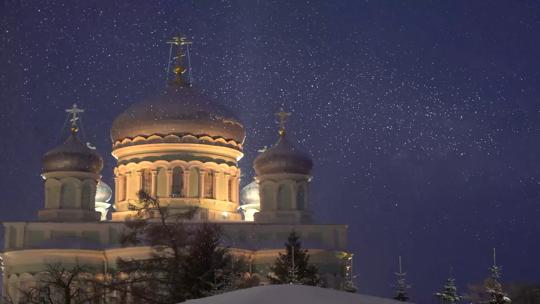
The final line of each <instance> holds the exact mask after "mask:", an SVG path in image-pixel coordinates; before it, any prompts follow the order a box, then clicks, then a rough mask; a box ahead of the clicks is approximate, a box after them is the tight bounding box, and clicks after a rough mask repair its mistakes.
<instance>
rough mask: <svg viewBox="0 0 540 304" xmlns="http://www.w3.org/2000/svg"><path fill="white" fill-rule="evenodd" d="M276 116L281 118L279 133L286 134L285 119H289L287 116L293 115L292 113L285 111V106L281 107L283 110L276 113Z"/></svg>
mask: <svg viewBox="0 0 540 304" xmlns="http://www.w3.org/2000/svg"><path fill="white" fill-rule="evenodd" d="M276 116H277V117H278V119H279V135H281V136H284V135H285V121H286V120H287V117H289V116H291V113H290V112H285V111H284V110H283V108H281V110H280V111H279V112H277V113H276Z"/></svg>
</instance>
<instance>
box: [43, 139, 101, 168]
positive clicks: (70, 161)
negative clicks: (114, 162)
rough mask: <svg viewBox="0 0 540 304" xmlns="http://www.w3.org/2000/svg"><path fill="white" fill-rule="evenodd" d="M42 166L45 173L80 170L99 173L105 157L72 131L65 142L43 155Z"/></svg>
mask: <svg viewBox="0 0 540 304" xmlns="http://www.w3.org/2000/svg"><path fill="white" fill-rule="evenodd" d="M42 166H43V173H49V172H58V171H78V172H89V173H95V174H99V173H100V172H101V169H103V158H102V157H101V156H100V155H99V154H98V153H97V152H96V151H95V150H93V149H90V148H88V147H87V145H85V144H84V143H82V142H81V141H80V140H79V138H78V136H77V133H75V132H72V133H71V134H70V136H69V137H68V138H67V140H66V141H65V142H64V143H63V144H61V145H60V146H58V147H56V148H54V149H52V150H50V151H49V152H47V153H45V155H43V159H42Z"/></svg>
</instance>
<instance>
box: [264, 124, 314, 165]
mask: <svg viewBox="0 0 540 304" xmlns="http://www.w3.org/2000/svg"><path fill="white" fill-rule="evenodd" d="M253 167H254V168H255V173H256V174H257V175H265V174H277V173H293V174H305V175H309V174H310V173H311V169H312V168H313V161H312V160H311V157H310V156H309V155H308V154H307V153H305V152H302V151H300V150H298V149H297V148H296V147H294V146H293V145H292V144H291V143H290V142H289V140H288V139H287V137H286V136H285V133H284V132H283V134H282V135H281V136H280V138H279V140H278V142H277V143H276V144H275V145H274V146H273V147H271V148H269V149H268V150H266V151H265V152H263V153H261V154H259V156H257V158H255V161H254V163H253Z"/></svg>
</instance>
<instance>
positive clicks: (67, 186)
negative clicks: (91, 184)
mask: <svg viewBox="0 0 540 304" xmlns="http://www.w3.org/2000/svg"><path fill="white" fill-rule="evenodd" d="M60 193H61V195H60V197H61V199H60V201H61V202H62V203H61V204H60V208H66V209H70V208H76V207H77V206H76V196H77V189H76V187H75V184H74V183H73V182H71V181H68V182H65V183H63V184H62V190H61V191H60Z"/></svg>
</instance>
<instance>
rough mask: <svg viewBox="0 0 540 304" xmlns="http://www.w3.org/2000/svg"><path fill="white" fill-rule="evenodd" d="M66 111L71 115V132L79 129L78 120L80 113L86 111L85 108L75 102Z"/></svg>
mask: <svg viewBox="0 0 540 304" xmlns="http://www.w3.org/2000/svg"><path fill="white" fill-rule="evenodd" d="M66 112H67V113H68V115H70V116H71V118H70V119H69V121H71V132H77V131H79V127H78V126H77V121H78V120H79V114H80V113H84V110H83V109H81V108H78V107H77V104H76V103H74V104H73V106H72V107H71V109H66Z"/></svg>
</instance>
